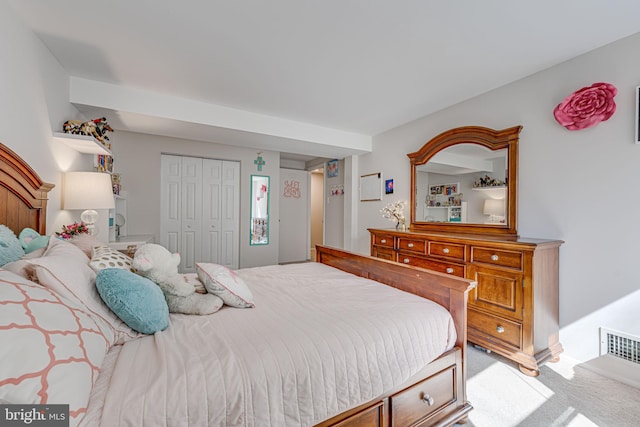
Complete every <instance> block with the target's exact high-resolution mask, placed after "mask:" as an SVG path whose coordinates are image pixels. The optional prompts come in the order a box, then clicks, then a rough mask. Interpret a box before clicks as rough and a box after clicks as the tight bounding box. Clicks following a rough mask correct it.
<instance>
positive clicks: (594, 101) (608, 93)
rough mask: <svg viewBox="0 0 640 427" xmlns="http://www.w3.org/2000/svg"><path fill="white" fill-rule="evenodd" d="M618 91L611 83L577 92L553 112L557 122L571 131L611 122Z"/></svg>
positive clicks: (595, 84) (593, 85) (596, 84)
mask: <svg viewBox="0 0 640 427" xmlns="http://www.w3.org/2000/svg"><path fill="white" fill-rule="evenodd" d="M617 93H618V89H617V88H616V87H615V86H614V85H612V84H610V83H603V82H600V83H594V84H592V85H591V86H587V87H583V88H582V89H580V90H577V91H575V92H574V93H572V94H571V95H569V96H568V97H567V98H565V100H564V101H562V102H561V103H560V104H558V106H556V108H555V109H554V110H553V116H554V117H555V118H556V120H557V122H558V123H560V124H561V125H562V126H564V127H565V128H567V129H569V130H580V129H587V128H590V127H592V126H595V125H597V124H598V123H600V122H604V121H606V120H609V118H611V116H612V115H613V113H615V111H616V103H615V101H614V100H613V97H614V96H616V94H617Z"/></svg>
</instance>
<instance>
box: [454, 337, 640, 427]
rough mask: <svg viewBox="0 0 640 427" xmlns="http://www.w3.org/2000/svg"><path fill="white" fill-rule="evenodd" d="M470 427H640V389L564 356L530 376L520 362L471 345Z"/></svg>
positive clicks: (469, 370) (469, 351)
mask: <svg viewBox="0 0 640 427" xmlns="http://www.w3.org/2000/svg"><path fill="white" fill-rule="evenodd" d="M467 354H468V370H467V384H468V386H467V387H468V390H467V394H468V396H467V397H468V399H469V401H470V402H471V404H472V405H473V407H474V410H473V411H471V413H470V415H469V421H468V422H467V424H465V427H512V426H531V427H547V426H570V427H593V426H598V427H627V426H629V427H631V426H634V427H635V426H640V389H637V388H635V387H631V386H628V385H626V384H623V383H620V382H618V381H615V380H612V379H609V378H606V377H603V376H601V375H598V374H596V373H594V372H592V371H590V370H587V369H585V368H583V367H581V366H580V365H579V364H573V363H572V361H571V360H569V358H567V357H562V355H561V356H560V361H559V362H558V363H548V364H546V365H543V367H542V369H541V373H540V376H538V377H537V378H532V377H528V376H526V375H524V374H522V373H521V372H520V371H519V370H518V366H517V364H515V363H513V362H511V361H509V360H508V359H505V358H503V357H500V356H498V355H495V354H493V353H492V354H486V353H484V352H482V351H480V350H477V349H475V348H473V347H472V346H471V345H470V346H469V347H468V353H467Z"/></svg>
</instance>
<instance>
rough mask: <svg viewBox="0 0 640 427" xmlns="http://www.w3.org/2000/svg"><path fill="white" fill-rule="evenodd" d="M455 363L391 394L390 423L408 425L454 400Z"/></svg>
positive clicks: (397, 425) (398, 426)
mask: <svg viewBox="0 0 640 427" xmlns="http://www.w3.org/2000/svg"><path fill="white" fill-rule="evenodd" d="M455 369H456V367H455V365H453V366H449V367H448V368H446V369H444V370H443V371H440V372H438V373H437V374H435V375H433V376H431V377H429V378H427V379H425V380H424V381H421V382H419V383H418V384H415V385H413V386H411V387H409V388H408V389H406V390H403V391H401V392H400V393H397V394H394V395H393V396H391V399H390V400H391V425H392V426H393V427H404V426H410V425H413V424H414V423H416V422H418V421H420V420H422V419H423V418H426V417H428V416H429V415H430V414H432V413H434V412H436V411H438V410H439V409H441V408H443V407H445V406H447V405H449V404H451V403H452V402H454V401H455V400H456V387H455Z"/></svg>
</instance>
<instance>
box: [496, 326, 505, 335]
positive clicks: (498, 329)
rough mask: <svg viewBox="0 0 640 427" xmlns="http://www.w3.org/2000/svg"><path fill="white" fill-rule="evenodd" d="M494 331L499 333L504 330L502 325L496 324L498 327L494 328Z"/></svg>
mask: <svg viewBox="0 0 640 427" xmlns="http://www.w3.org/2000/svg"><path fill="white" fill-rule="evenodd" d="M496 332H497V333H499V334H501V333H503V332H504V328H503V327H502V326H498V327H497V328H496Z"/></svg>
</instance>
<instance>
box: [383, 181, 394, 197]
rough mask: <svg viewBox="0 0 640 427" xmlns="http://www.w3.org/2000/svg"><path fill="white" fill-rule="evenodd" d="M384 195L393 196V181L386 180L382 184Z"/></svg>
mask: <svg viewBox="0 0 640 427" xmlns="http://www.w3.org/2000/svg"><path fill="white" fill-rule="evenodd" d="M384 193H385V194H393V180H392V179H387V180H386V181H385V182H384Z"/></svg>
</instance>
